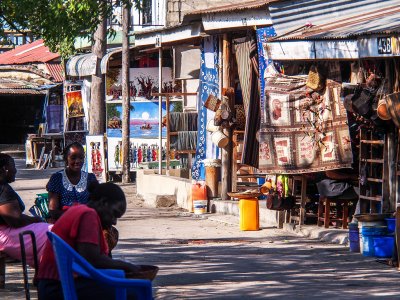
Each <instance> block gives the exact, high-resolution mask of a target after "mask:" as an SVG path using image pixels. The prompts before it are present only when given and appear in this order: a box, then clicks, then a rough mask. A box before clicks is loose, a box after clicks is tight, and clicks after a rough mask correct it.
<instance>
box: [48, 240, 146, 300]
mask: <svg viewBox="0 0 400 300" xmlns="http://www.w3.org/2000/svg"><path fill="white" fill-rule="evenodd" d="M47 236H48V237H49V240H50V242H51V244H52V245H53V249H54V254H55V258H56V262H57V267H58V273H59V275H60V280H61V285H62V289H63V294H64V300H77V299H78V297H77V295H76V290H75V283H74V277H73V273H77V274H79V275H81V276H82V277H86V278H90V279H92V280H95V281H97V282H99V283H100V284H102V285H103V284H104V285H108V286H112V287H114V288H115V293H116V294H115V299H117V300H126V291H127V289H129V290H130V291H134V292H135V294H136V297H137V299H143V300H147V299H149V300H151V299H153V296H152V286H151V281H150V280H146V279H125V273H124V271H122V270H106V269H96V268H94V267H93V266H92V265H91V264H90V263H89V262H88V261H87V260H86V259H84V258H83V257H82V256H81V255H79V254H78V253H77V252H76V251H75V250H74V249H73V248H72V247H71V246H70V245H68V244H67V243H66V242H65V241H64V240H63V239H61V238H60V237H59V236H58V235H56V234H54V233H53V232H47Z"/></svg>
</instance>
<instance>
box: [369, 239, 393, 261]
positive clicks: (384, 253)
mask: <svg viewBox="0 0 400 300" xmlns="http://www.w3.org/2000/svg"><path fill="white" fill-rule="evenodd" d="M393 250H394V236H390V235H389V236H380V237H374V252H375V256H376V257H392V255H393Z"/></svg>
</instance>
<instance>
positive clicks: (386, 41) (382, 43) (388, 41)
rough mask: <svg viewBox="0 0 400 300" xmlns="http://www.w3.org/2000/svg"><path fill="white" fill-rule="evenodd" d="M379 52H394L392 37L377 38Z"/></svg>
mask: <svg viewBox="0 0 400 300" xmlns="http://www.w3.org/2000/svg"><path fill="white" fill-rule="evenodd" d="M377 42H378V43H377V45H378V53H379V54H391V53H392V38H391V37H386V36H385V37H378V38H377Z"/></svg>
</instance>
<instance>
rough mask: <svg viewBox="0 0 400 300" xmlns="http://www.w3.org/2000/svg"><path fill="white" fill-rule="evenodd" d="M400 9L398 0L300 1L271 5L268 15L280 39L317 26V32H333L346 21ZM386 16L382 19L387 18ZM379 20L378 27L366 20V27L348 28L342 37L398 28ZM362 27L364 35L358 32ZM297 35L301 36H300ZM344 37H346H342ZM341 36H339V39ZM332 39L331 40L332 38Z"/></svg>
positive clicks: (353, 26)
mask: <svg viewBox="0 0 400 300" xmlns="http://www.w3.org/2000/svg"><path fill="white" fill-rule="evenodd" d="M398 5H399V1H398V0H385V1H376V0H357V1H354V0H325V1H315V0H299V1H277V2H272V3H270V4H269V11H270V14H271V18H272V23H273V25H274V29H275V32H276V34H277V35H278V36H281V35H284V34H287V33H289V32H292V31H295V30H297V29H299V28H301V27H303V26H305V25H306V24H312V25H315V26H316V28H318V27H319V26H321V25H322V24H327V23H329V24H331V27H332V29H333V30H334V28H339V31H338V32H340V27H342V26H341V25H340V23H342V21H343V19H347V21H349V22H350V23H351V22H352V21H354V20H355V18H359V17H363V16H364V17H365V16H368V15H371V14H376V13H378V12H379V11H382V10H383V9H390V8H396V7H398ZM384 15H385V13H384V14H383V15H382V16H381V17H384ZM381 17H379V18H378V19H376V21H378V23H381V24H380V25H377V24H378V23H371V21H370V20H367V21H366V22H365V23H364V24H362V25H361V24H349V26H348V28H346V30H345V31H343V32H342V35H341V37H347V36H348V34H349V33H351V32H358V33H361V34H362V33H365V31H369V30H371V31H372V30H378V31H382V30H385V29H384V28H393V27H394V26H395V25H394V23H393V22H388V20H381V21H380V22H379V19H380V18H381ZM392 21H395V23H397V24H398V23H399V19H398V18H397V20H395V19H393V20H392ZM360 26H362V28H363V31H361V32H360V31H359V29H360ZM296 34H299V32H297V33H296ZM343 34H344V35H345V36H343ZM336 36H338V35H336ZM330 38H332V36H331V37H330Z"/></svg>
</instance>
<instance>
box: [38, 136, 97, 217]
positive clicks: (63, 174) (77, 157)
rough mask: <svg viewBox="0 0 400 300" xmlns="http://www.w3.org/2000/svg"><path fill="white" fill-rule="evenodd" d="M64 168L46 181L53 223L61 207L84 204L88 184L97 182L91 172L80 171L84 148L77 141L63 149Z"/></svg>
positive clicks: (60, 213)
mask: <svg viewBox="0 0 400 300" xmlns="http://www.w3.org/2000/svg"><path fill="white" fill-rule="evenodd" d="M64 161H65V169H64V170H62V171H59V172H57V173H55V174H53V175H52V176H51V177H50V180H49V182H48V183H47V186H46V188H47V191H48V192H49V212H50V217H51V219H52V220H51V221H52V222H53V223H54V222H55V221H56V220H57V219H58V218H59V217H60V216H61V215H62V213H63V208H66V207H69V206H72V205H73V204H86V203H87V202H88V200H89V192H88V190H87V186H88V184H90V183H91V182H97V179H96V176H95V175H94V174H92V173H87V172H84V171H82V166H83V163H84V161H85V150H84V149H83V146H82V145H81V144H79V143H77V142H74V143H72V144H70V145H68V146H67V147H66V148H65V150H64Z"/></svg>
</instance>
